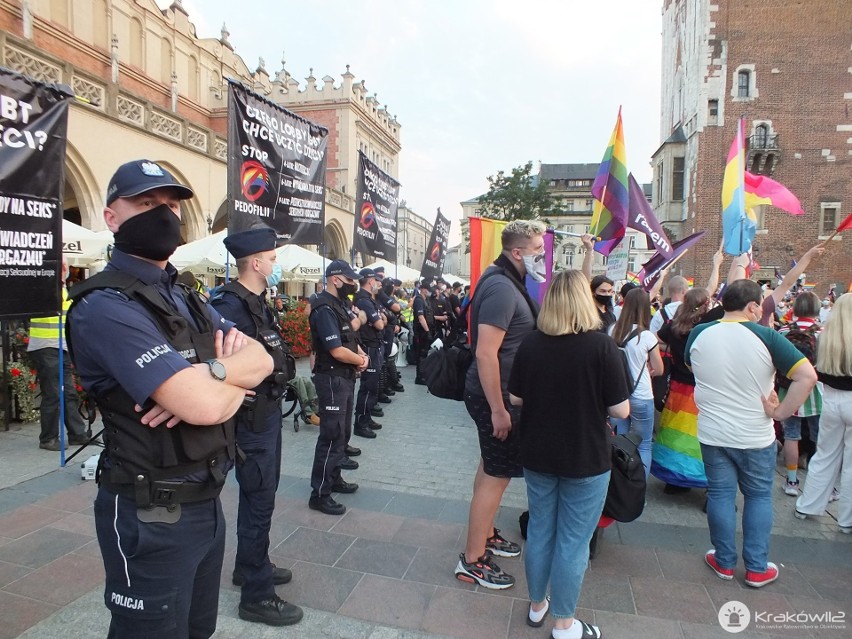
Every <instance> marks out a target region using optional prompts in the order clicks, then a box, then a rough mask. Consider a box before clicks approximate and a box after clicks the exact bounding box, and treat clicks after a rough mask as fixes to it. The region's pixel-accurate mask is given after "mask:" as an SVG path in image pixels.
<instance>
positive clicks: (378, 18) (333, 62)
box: [158, 0, 661, 219]
mask: <svg viewBox="0 0 852 639" xmlns="http://www.w3.org/2000/svg"><path fill="white" fill-rule="evenodd" d="M158 2H159V4H160V5H161V6H163V5H168V4H170V1H169V0H158ZM183 4H184V7H185V8H186V9H187V11H188V13H189V19H190V20H191V21H192V22H193V23H194V24H195V26H196V31H197V33H198V36H199V37H202V38H204V37H217V38H218V37H219V29H220V28H221V25H222V23H223V22H225V23H226V24H227V26H228V30H229V31H230V32H231V36H230V41H231V43H232V44H233V46H234V48H235V50H236V52H237V53H238V54H239V55H240V56H242V58H243V59H244V60H245V62H246V64H247V66H248V67H249V68H254V67H255V66H256V64H257V60H258V58H259V57H263V58H264V59H265V60H266V63H267V64H266V68H267V69H268V70H269V71H270V74H271V73H273V72H274V71H275V70H277V69H278V68H280V62H279V60H280V57H281V54H282V51H284V52H285V57H286V60H287V64H286V68H287V70H288V71H289V72H290V73H291V74H292V75H293V76H295V77H296V78H304V77H306V76H308V75H309V69H311V68H313V74H314V76H316V77H317V78H321V77H322V76H325V75H329V76H332V77H334V78H335V79H336V80H338V81H339V79H340V74H341V73H343V72H344V71H345V68H346V65H347V64H349V65H351V71H352V73H354V74H355V76H356V79H357V80H361V79H365V80H366V85H367V89H368V90H369V92H370V93H371V94H372V93H373V92H377V93H378V100H379V102H380V103H381V104H383V105H384V104H387V105H388V110H389V112H390V113H391V114H393V115H396V116H397V118H398V119H399V121H400V123H401V125H402V132H401V135H402V153H401V155H400V172H399V180H400V182H401V183H402V196H403V197H404V198H405V199H406V201H407V202H408V205H409V206H410V207H412V208H413V209H414V210H415V211H416V212H417V213H419V214H420V215H423V216H424V217H426V218H427V219H431V218H432V217H433V216H434V212H435V209H436V208H437V207H439V206H440V207H441V210H442V211H443V212H444V213H445V214H449V215H450V216H451V217H452V218H454V219H458V218H459V217H460V215H461V207H460V206H459V204H458V203H459V202H461V201H464V200H468V199H470V198H472V197H475V196H477V195H480V194H482V193H484V192H486V191H487V188H488V183H487V179H486V178H487V176H489V175H493V174H495V173H496V172H497V171H500V170H504V171H508V170H510V169H511V168H512V167H515V166H519V165H522V164H524V163H525V162H527V161H530V160H531V161H533V162H536V161H541V162H545V163H563V162H598V161H600V159H601V156H602V155H603V151H604V148H605V146H606V143H607V141H608V140H609V136H610V133H611V132H612V127H613V124H614V123H615V116H616V113H617V111H618V107H619V105H622V106H623V117H624V126H625V138H626V144H627V154H628V163H629V167H630V169H631V170H632V171H633V172H634V173H635V174H636V176H637V178H638V179H639V180H640V181H645V182H647V181H650V178H651V170H650V167H649V161H650V155H651V153H653V151H654V150H655V149H656V148H657V147H658V146H659V144H660V140H659V113H660V108H659V100H660V57H661V53H660V49H661V42H660V31H661V22H660V21H661V18H660V1H659V0H601V1H599V2H587V1H585V0H527V1H526V2H521V3H519V2H516V1H513V0H465V1H463V2H459V1H458V0H412V1H406V2H398V1H394V0H348V1H346V0H312V1H311V2H299V3H296V2H291V1H289V0H285V1H283V2H282V1H281V0H277V1H273V0H243V2H233V0H204V1H203V2H201V1H200V0H184V2H183ZM302 82H303V84H304V80H302Z"/></svg>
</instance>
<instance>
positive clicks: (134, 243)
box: [113, 204, 180, 262]
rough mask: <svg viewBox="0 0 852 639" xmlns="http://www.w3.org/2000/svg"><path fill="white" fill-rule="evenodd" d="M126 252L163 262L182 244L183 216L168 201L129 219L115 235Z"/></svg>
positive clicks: (118, 244) (116, 243) (116, 244)
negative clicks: (181, 224) (176, 212)
mask: <svg viewBox="0 0 852 639" xmlns="http://www.w3.org/2000/svg"><path fill="white" fill-rule="evenodd" d="M113 236H114V238H115V248H117V249H118V250H119V251H121V252H122V253H127V254H128V255H135V256H137V257H144V258H146V259H149V260H155V261H157V262H163V261H165V260H167V259H169V257H171V255H172V253H174V252H175V249H176V248H177V247H178V246H179V245H180V218H179V217H178V216H177V215H176V214H175V212H174V211H173V210H172V209H171V207H170V206H169V205H168V204H160V206H156V207H154V208H153V209H151V210H149V211H145V212H144V213H139V214H138V215H134V216H133V217H131V218H130V219H129V220H125V221H124V222H123V223H122V225H121V226H119V227H118V230H117V231H116V232H115V233H114V234H113Z"/></svg>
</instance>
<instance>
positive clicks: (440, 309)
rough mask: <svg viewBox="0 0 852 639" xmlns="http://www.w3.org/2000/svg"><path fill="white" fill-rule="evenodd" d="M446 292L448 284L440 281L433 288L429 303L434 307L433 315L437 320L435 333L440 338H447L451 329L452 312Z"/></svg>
mask: <svg viewBox="0 0 852 639" xmlns="http://www.w3.org/2000/svg"><path fill="white" fill-rule="evenodd" d="M446 290H447V283H446V282H445V281H444V280H442V279H439V280H438V282H437V284H435V286H434V287H433V288H432V297H430V298H429V303H430V304H431V305H432V315H433V317H434V318H435V332H436V333H437V334H438V337H446V334H447V332H448V331H449V329H450V318H451V317H452V311H451V310H450V302H449V300H448V299H447V298H446V297H445V293H446Z"/></svg>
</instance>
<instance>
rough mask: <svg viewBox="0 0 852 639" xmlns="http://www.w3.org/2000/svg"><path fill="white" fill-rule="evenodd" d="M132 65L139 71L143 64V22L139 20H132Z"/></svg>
mask: <svg viewBox="0 0 852 639" xmlns="http://www.w3.org/2000/svg"><path fill="white" fill-rule="evenodd" d="M130 64H131V65H133V66H134V67H136V68H137V69H141V68H143V64H142V22H141V21H140V20H139V19H138V18H131V20H130Z"/></svg>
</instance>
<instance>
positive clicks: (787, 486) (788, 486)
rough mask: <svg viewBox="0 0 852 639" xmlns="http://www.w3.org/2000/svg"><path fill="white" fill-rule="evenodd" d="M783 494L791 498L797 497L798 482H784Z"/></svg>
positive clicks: (787, 480) (786, 480)
mask: <svg viewBox="0 0 852 639" xmlns="http://www.w3.org/2000/svg"><path fill="white" fill-rule="evenodd" d="M784 492H785V493H786V494H788V495H790V496H791V497H797V496H798V494H799V480H798V479H797V480H796V481H790V480H789V479H785V480H784Z"/></svg>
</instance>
